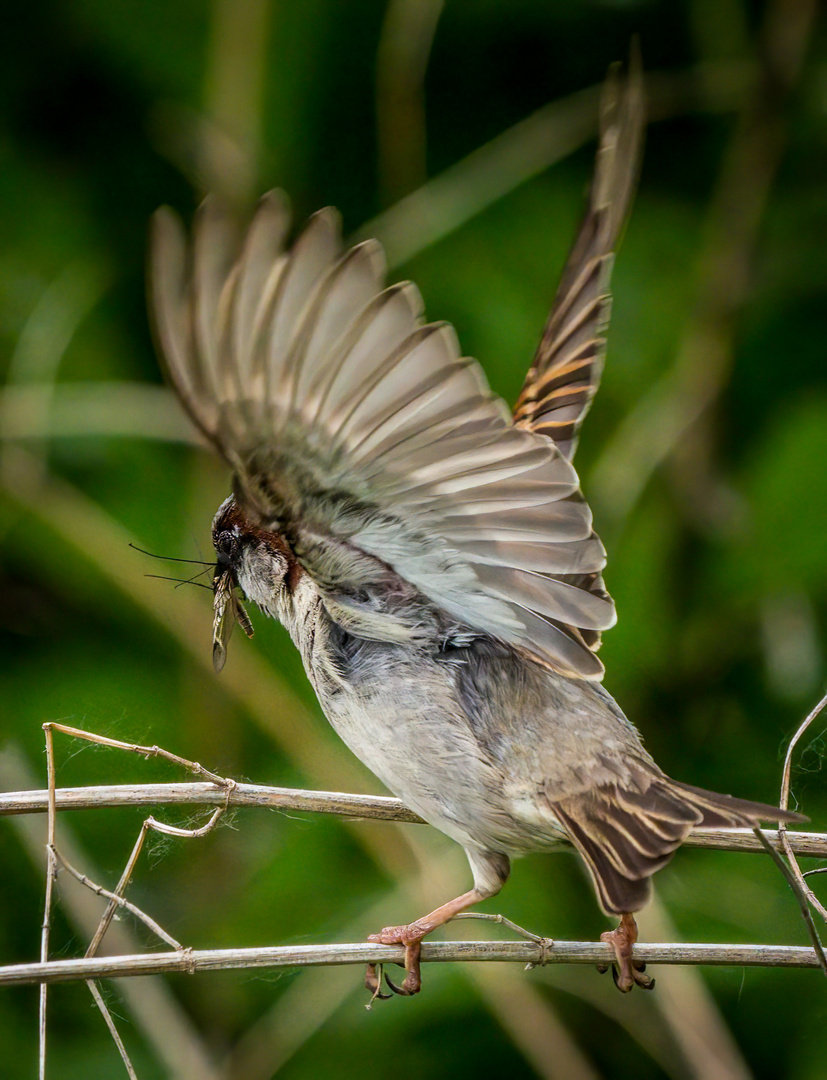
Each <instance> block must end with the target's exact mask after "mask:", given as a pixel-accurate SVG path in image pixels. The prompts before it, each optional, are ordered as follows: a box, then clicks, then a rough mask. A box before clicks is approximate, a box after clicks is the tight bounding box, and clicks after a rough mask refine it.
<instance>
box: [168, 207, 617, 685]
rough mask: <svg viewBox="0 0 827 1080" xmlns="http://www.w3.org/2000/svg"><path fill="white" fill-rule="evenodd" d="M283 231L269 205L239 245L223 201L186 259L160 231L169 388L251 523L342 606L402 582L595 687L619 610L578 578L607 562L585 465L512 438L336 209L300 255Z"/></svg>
mask: <svg viewBox="0 0 827 1080" xmlns="http://www.w3.org/2000/svg"><path fill="white" fill-rule="evenodd" d="M287 231H288V213H287V210H286V207H285V205H284V201H283V199H282V198H281V197H280V196H279V195H276V194H270V195H268V196H265V198H264V199H263V200H262V202H261V204H260V206H259V209H258V212H257V213H256V216H255V218H254V220H253V222H252V225H251V226H250V229H249V231H248V232H247V234H246V237H245V238H244V239H243V242H239V240H238V239H237V238H236V235H235V233H234V232H233V230H232V228H231V226H230V222H229V220H228V217H227V216H226V214H225V213H224V212H223V211H222V210H221V208H220V207H219V206H218V204H216V203H215V202H213V201H207V202H205V203H204V204H203V205H202V206H201V208H200V209H199V211H198V213H197V216H196V220H195V225H194V230H193V232H194V236H193V243H192V246H191V249H190V248H189V246H188V244H187V241H186V238H185V235H184V231H183V229H182V227H181V224H180V222H179V221H178V219H177V218H176V217H175V215H174V214H173V213H172V212H171V211H169V210H167V209H163V210H161V211H159V212H158V214H157V215H156V217H155V220H154V230H153V242H152V296H153V301H154V313H155V320H156V327H157V331H158V336H159V339H160V342H161V346H162V351H163V354H164V357H165V359H166V364H167V367H168V372H169V376H170V379H171V381H172V384H173V386H174V387H175V389H176V390H177V392H178V395H179V397H180V398H181V400H182V402H183V404H184V406H185V407H186V409H187V411H188V412H189V414H190V416H191V417H192V419H193V421H194V422H195V424H196V425H197V426H198V427H199V428H200V430H201V431H202V432H203V434H204V435H205V436H206V437H207V438H208V439H209V440H210V441H211V442H212V443H213V445H214V446H215V447H216V449H217V450H218V451H219V452H220V453H221V454H222V455H223V456H224V458H225V459H226V460H227V461H228V463H229V464H230V465H231V467H232V468H233V470H234V473H235V486H236V497H237V499H238V500H239V501H240V502H241V505H242V506H243V508H244V510H245V513H247V515H248V516H249V517H250V518H251V519H252V520H253V521H255V522H257V523H258V524H260V525H261V526H262V527H263V528H266V529H270V530H273V531H279V532H281V533H283V534H284V535H285V536H286V537H287V539H288V541H289V542H290V544H291V546H292V548H293V550H294V552H295V553H296V556H297V558H298V559H299V561H300V562H301V563H302V565H303V566H304V567H305V569H306V570H307V571H308V573H310V574H311V575H312V576H313V577H314V578H315V579H316V581H317V582H318V583H319V585H320V587H322V588H323V589H326V590H328V591H329V592H331V593H333V592H335V593H336V602H337V604H340V605H341V604H342V603H346V602H347V594H348V592H350V593H352V594H354V595H355V594H356V593H357V592H358V590H360V589H362V590H363V589H365V588H367V587H369V585H370V583H371V581H377V580H379V579H380V578H381V577H382V576H386V575H387V567H388V566H390V567H391V568H392V570H393V571H394V572H395V573H396V574H398V575H399V576H400V577H402V578H404V579H405V580H406V581H408V582H410V583H411V584H413V585H414V586H415V587H416V588H417V589H419V590H420V591H421V592H423V593H424V594H425V595H426V596H428V597H429V598H430V599H431V600H432V601H434V602H435V603H437V604H439V605H440V606H441V607H442V608H444V609H445V610H446V611H448V612H449V613H450V615H451V616H452V617H453V618H455V619H457V620H458V621H459V622H460V623H462V624H464V625H468V626H471V627H473V628H475V629H478V630H481V631H484V632H486V633H489V634H492V635H493V636H495V637H498V638H500V639H501V640H504V641H508V642H510V643H512V644H514V645H517V646H519V647H522V648H524V649H526V650H527V651H529V652H530V653H531V654H533V655H534V656H536V657H538V658H539V659H541V660H543V661H545V662H547V663H548V664H550V665H552V666H553V667H554V668H556V669H558V670H561V671H564V672H567V673H571V674H576V675H579V676H582V677H587V678H599V677H600V675H601V674H602V671H603V668H602V665H601V664H600V661H599V660H598V659H597V657H596V656H595V655H594V653H593V651H592V649H591V648H590V647H589V645H588V644H587V642H586V640H585V639H586V637H587V636H589V635H591V636H594V635H596V634H598V633H599V631H600V630H602V629H604V628H606V627H608V626H610V625H612V623H613V622H614V620H615V613H614V606H613V604H612V602H611V600H610V599H609V598H608V597H607V596H606V595H605V594H602V595H601V594H598V593H596V592H594V591H591V590H590V589H589V588H582V587H581V586H580V585H579V584H577V582H576V580H575V578H576V576H577V575H586V576H592V577H593V576H594V575H596V574H599V572H600V569H601V568H602V567H603V565H604V562H605V553H604V550H603V547H602V545H601V543H600V541H599V539H598V538H597V537H596V536H595V535H594V533H593V531H592V523H591V513H590V511H589V508H588V506H587V504H586V502H585V501H584V500H583V498H582V496H581V494H580V491H579V488H578V480H577V475H576V473H575V471H574V468H573V467H572V465H571V464H570V463H569V461H568V460H567V459H566V457H565V456H564V455H563V454H562V453H561V452H560V451H559V449H558V448H557V446H556V445H555V444H554V443H553V442H552V441H550V440H549V439H547V438H546V437H545V436H543V435H540V434H537V433H535V432H533V431H531V430H528V429H525V428H519V427H515V426H513V424H512V422H511V417H510V415H509V412H508V409H507V407H506V406H505V404H504V402H503V401H502V400H501V399H500V398H498V397H497V396H495V395H494V394H493V393H492V392H491V390H490V389H489V387H488V385H487V382H486V380H485V376H484V374H483V372H482V370H481V368H480V367H479V365H478V364H477V363H476V361H474V360H471V359H468V358H462V357H461V356H460V353H459V348H458V345H457V341H456V337H455V335H454V332H453V330H452V328H451V327H450V326H449V325H447V324H445V323H431V324H423V321H422V302H421V299H420V296H419V293H418V292H417V290H416V288H415V287H414V286H413V285H411V284H410V283H405V284H401V285H395V286H393V287H391V288H385V287H384V280H383V279H384V261H383V255H382V250H381V248H380V246H379V245H378V244H377V243H375V242H372V241H368V242H366V243H363V244H360V245H359V246H357V247H355V248H352V249H351V250H349V251H345V252H342V250H341V241H340V239H339V225H338V218H337V216H336V214H335V213H334V212H333V211H331V210H323V211H321V212H320V213H318V214H316V215H315V216H314V217H313V218H312V219H311V220H310V223H309V224H308V226H307V227H306V229H305V231H304V232H303V233H302V234H301V235H300V237H299V238H298V240H297V241H296V242H295V244H294V245H293V246H292V248H290V249H289V250H288V249H287V248H286V247H285V236H286V234H287Z"/></svg>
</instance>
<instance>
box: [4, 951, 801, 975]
mask: <svg viewBox="0 0 827 1080" xmlns="http://www.w3.org/2000/svg"><path fill="white" fill-rule="evenodd" d="M634 954H635V958H636V959H639V960H642V961H643V962H644V963H646V964H670V965H671V964H678V965H682V964H689V965H698V964H705V965H711V966H715V967H784V968H817V967H819V961H818V957H817V956H816V954H815V951H814V950H813V949H811V948H810V947H809V946H806V945H727V944H721V945H717V944H709V943H700V944H685V943H678V942H674V943H673V942H667V943H651V942H647V943H643V944H641V943H638V944H637V945H635V953H634ZM404 955H405V950H404V947H403V946H400V945H372V944H370V943H363V942H356V943H352V944H337V945H287V946H273V947H269V946H267V947H261V948H252V949H184V950H182V951H177V950H176V951H175V952H167V953H149V954H138V955H135V956H101V957H97V956H96V957H92V958H89V959H86V958H83V959H77V960H50V961H49V962H48V963H34V964H14V965H10V966H8V967H0V986H18V985H22V984H25V983H37V982H40V983H44V984H46V983H53V982H71V981H74V980H77V979H104V978H105V979H115V978H125V977H127V976H136V975H149V974H159V973H164V972H186V973H188V974H193V973H194V972H197V971H227V970H232V969H243V970H252V969H275V968H284V967H315V966H329V965H335V964H367V963H371V964H382V963H384V964H393V963H397V964H398V963H402V962H404ZM613 956H614V954H613V952H612V951H611V949H610V947H609V946H608V945H606V944H605V943H604V942H600V941H553V942H552V941H550V940H548V941H546V942H545V944H542V943H541V944H538V943H536V942H534V941H455V942H442V941H439V942H436V941H433V942H427V941H426V942H425V943H424V944H423V946H422V960H423V961H426V962H431V963H443V964H444V963H455V962H466V961H498V962H511V963H520V964H524V965H525V964H534V965H542V964H586V965H591V964H606V963H611V961H612V958H613Z"/></svg>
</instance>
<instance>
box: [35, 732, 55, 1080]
mask: <svg viewBox="0 0 827 1080" xmlns="http://www.w3.org/2000/svg"><path fill="white" fill-rule="evenodd" d="M52 743H53V740H52V732H51V729H47V730H46V775H47V779H48V784H49V788H48V791H47V802H46V807H47V810H48V814H49V820H48V827H47V839H46V895H45V897H44V900H43V925H42V926H41V928H40V960H41V963H45V962H46V961H48V959H49V936H50V934H51V929H52V895H53V892H54V884H55V881H56V880H57V861H56V859H55V851H56V850H57V849H56V847H55V822H56V820H57V813H56V809H55V805H56V804H55V759H54V753H53V745H52ZM47 990H48V987H47V985H46V983H41V984H40V1002H39V1009H38V1055H37V1057H38V1076H39V1080H46V1003H47Z"/></svg>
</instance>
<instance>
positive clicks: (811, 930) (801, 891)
mask: <svg viewBox="0 0 827 1080" xmlns="http://www.w3.org/2000/svg"><path fill="white" fill-rule="evenodd" d="M755 835H756V836H757V837H758V840H759V841H760V843H761V844H762V845H763V846H764V847H765V848H766V851H767V854H768V855H769V856H770V857H771V858H772V860H773V862H774V863H775V865H776V866H777V867H778V869H779V870H780V871H781V873H782V874H783V875H784V877H785V879H786V881H787V884H788V885H789V886H790V888H791V889H792V891H793V894H794V896H795V898H796V900H797V901H798V906H799V908H800V909H801V917H802V919H803V920H804V925H805V926H806V927H807V934H808V936H809V938H810V941H812V943H813V949H814V950H815V954H816V956H817V957H818V962H819V965H820V967H821V970H822V971H823V972H824V974H825V975H827V956H825V955H824V948H823V947H822V944H821V940H820V938H819V936H818V931H817V930H816V927H815V923H814V922H813V917H812V915H811V914H810V908H809V905H808V903H807V896H806V894H807V892H808V891H809V890H808V889H807V886H806V885H805V886H804V887H803V888H802V887H801V884H800V883H799V881H798V878H797V877H796V875H795V873H794V872H793V870H792V869H791V867H790V866H788V865H787V863H786V862H785V861H784V857H783V856H782V855H781V853H780V852H778V851H776V850H775V848H773V846H772V844H770V842H769V841H768V840H765V839H764V836H763V834H762V832H761V830H760V829H756V830H755ZM799 872H800V871H799Z"/></svg>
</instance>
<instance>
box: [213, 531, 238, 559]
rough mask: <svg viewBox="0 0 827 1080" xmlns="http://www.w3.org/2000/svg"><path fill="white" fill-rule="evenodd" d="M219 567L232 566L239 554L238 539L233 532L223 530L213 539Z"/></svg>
mask: <svg viewBox="0 0 827 1080" xmlns="http://www.w3.org/2000/svg"><path fill="white" fill-rule="evenodd" d="M213 544H214V546H215V551H216V555H217V562H218V566H219V567H228V566H232V565H233V563H234V562H235V560H236V558H237V555H238V540H237V539H236V537H235V536H233V534H232V533H231V532H222V533H219V534H218V536H216V538H215V540H214V541H213Z"/></svg>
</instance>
